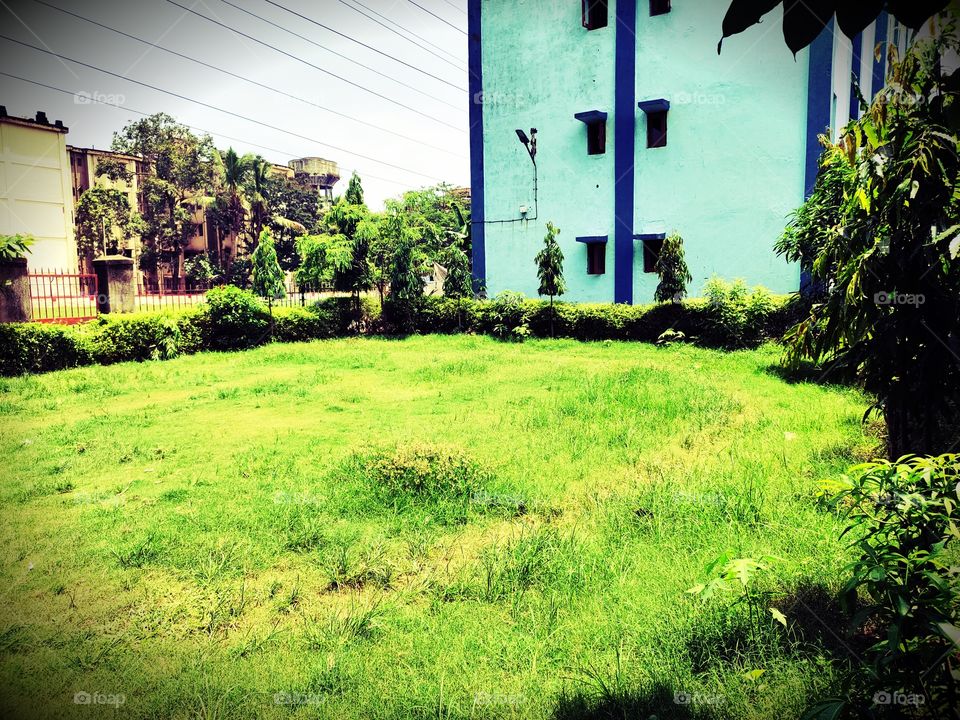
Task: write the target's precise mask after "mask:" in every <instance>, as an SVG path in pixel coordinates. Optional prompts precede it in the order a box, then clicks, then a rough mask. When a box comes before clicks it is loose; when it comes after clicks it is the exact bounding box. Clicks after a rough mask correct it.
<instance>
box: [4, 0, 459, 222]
mask: <svg viewBox="0 0 960 720" xmlns="http://www.w3.org/2000/svg"><path fill="white" fill-rule="evenodd" d="M55 8H59V10H58V9H55ZM62 10H66V11H69V12H70V13H73V15H69V14H66V13H64V12H62ZM191 11H192V12H191ZM251 13H252V14H251ZM76 16H82V18H86V20H84V19H81V18H79V17H76ZM201 16H205V17H206V18H209V20H208V19H205V18H204V17H201ZM255 16H258V17H255ZM0 18H2V20H0V35H2V36H4V37H3V38H0V73H8V74H10V75H16V76H18V77H19V78H22V79H14V78H11V77H9V76H7V75H3V74H0V105H4V106H6V109H7V113H8V114H10V115H14V116H21V117H33V116H34V115H35V113H36V112H37V111H38V110H42V111H44V112H46V113H47V117H48V119H49V120H50V121H51V122H53V121H54V120H62V121H63V123H64V125H66V126H67V127H68V128H69V129H70V132H69V134H68V135H67V142H68V144H70V145H76V146H80V147H96V148H109V147H110V142H111V139H112V136H113V133H114V132H115V131H117V130H119V129H121V128H122V127H123V126H124V125H126V124H127V123H128V122H131V121H135V120H138V119H140V118H141V117H143V114H150V113H155V112H165V113H167V114H169V115H172V116H173V117H174V118H175V119H177V120H178V121H180V122H182V123H184V124H186V125H189V126H191V127H193V128H194V129H195V130H202V131H205V132H207V133H209V134H210V135H211V136H212V137H213V139H214V142H215V143H216V145H217V147H218V148H220V149H226V148H227V147H231V146H232V147H233V148H234V149H235V150H237V152H239V153H245V152H252V153H256V154H260V155H263V156H264V157H265V158H266V159H267V160H270V161H271V162H275V163H279V164H284V165H285V164H286V163H287V162H288V161H289V160H290V159H292V158H297V157H306V156H319V157H323V158H327V159H329V160H334V161H336V162H337V163H339V165H340V171H341V176H342V178H343V179H342V180H341V181H340V183H338V185H337V187H336V188H335V190H334V192H335V193H338V194H342V193H343V192H344V190H345V188H346V182H347V180H348V178H349V176H350V172H351V171H353V170H356V171H357V172H358V173H359V174H360V177H361V178H362V180H363V187H364V191H365V194H366V200H367V203H368V204H369V205H370V206H371V207H372V208H374V209H379V208H380V207H382V203H383V201H384V200H385V199H386V198H389V197H395V196H397V195H399V194H400V193H402V192H403V191H404V190H408V189H413V188H420V187H425V186H429V185H434V184H436V183H438V182H441V181H445V182H448V183H451V184H453V185H464V186H466V185H468V184H469V125H468V116H467V110H468V92H467V89H466V88H467V70H466V66H467V36H466V24H467V16H466V0H314V1H313V2H309V1H307V0H0ZM87 20H91V21H94V22H95V23H99V25H95V24H92V23H90V22H87ZM211 20H213V21H216V22H211ZM216 23H221V24H220V25H218V24H216ZM321 25H322V26H326V27H321ZM102 26H106V27H102ZM224 26H226V27H224ZM107 28H111V29H107ZM114 30H118V31H121V32H123V33H126V34H127V35H132V36H134V37H136V38H139V39H141V40H144V41H147V42H148V43H152V44H154V45H156V46H159V47H151V46H150V45H148V44H145V43H144V42H139V41H138V40H135V39H132V38H130V37H125V36H123V35H120V34H117V33H116V32H114ZM234 30H236V31H240V32H241V33H243V34H244V35H245V36H246V37H245V36H242V35H239V34H237V33H236V32H234ZM11 38H12V39H11ZM15 41H20V42H21V43H27V44H28V45H32V46H35V47H36V48H40V50H37V49H33V48H29V47H25V46H24V45H21V44H18V43H17V42H15ZM258 41H260V42H258ZM267 45H272V46H273V48H271V47H267ZM161 48H163V49H161ZM274 48H276V49H274ZM165 50H171V51H174V52H176V53H179V54H180V55H181V56H187V58H191V59H192V60H191V59H187V58H185V57H180V56H177V55H173V54H171V53H169V52H166V51H165ZM43 51H47V52H43ZM50 53H55V54H56V55H60V56H64V57H66V58H71V59H73V60H78V61H81V62H83V63H87V64H88V65H91V66H95V67H96V68H99V69H101V70H107V71H109V72H111V73H114V74H115V75H109V74H106V73H104V72H101V71H99V70H95V69H93V68H90V67H84V66H83V65H78V64H76V63H74V62H71V61H69V60H65V59H62V58H58V57H55V56H54V55H52V54H50ZM193 60H198V61H201V62H202V63H206V64H207V65H208V66H214V67H215V68H219V69H222V70H226V71H229V73H233V75H230V74H226V73H223V72H220V71H219V70H217V69H213V68H211V67H205V66H204V65H201V64H198V63H196V62H194V61H193ZM117 76H119V77H117ZM238 76H239V77H238ZM24 80H30V81H34V83H42V84H43V85H47V86H51V87H40V86H38V85H36V84H32V83H30V82H25V81H24ZM132 80H135V81H138V82H139V83H144V84H146V85H151V86H153V88H148V87H144V86H143V85H138V84H136V83H134V82H131V81H132ZM254 83H259V85H258V84H254ZM52 88H56V89H52ZM154 88H156V89H154ZM162 91H167V92H162ZM169 93H174V94H175V95H178V96H180V97H175V96H174V95H171V94H169ZM291 96H293V97H291ZM193 101H199V103H202V104H199V103H198V102H193ZM404 106H405V107H404ZM241 116H242V117H241ZM252 121H256V122H252ZM268 126H269V127H268Z"/></svg>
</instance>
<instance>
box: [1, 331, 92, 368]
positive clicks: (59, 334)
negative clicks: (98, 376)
mask: <svg viewBox="0 0 960 720" xmlns="http://www.w3.org/2000/svg"><path fill="white" fill-rule="evenodd" d="M92 362H94V358H93V353H92V352H91V349H90V345H89V343H88V342H87V341H86V339H85V338H84V337H82V336H81V335H80V334H79V333H77V331H76V329H75V328H73V327H69V326H62V325H44V324H41V323H17V324H3V325H0V375H22V374H23V373H40V372H50V371H52V370H63V369H65V368H72V367H78V366H80V365H89V364H91V363H92Z"/></svg>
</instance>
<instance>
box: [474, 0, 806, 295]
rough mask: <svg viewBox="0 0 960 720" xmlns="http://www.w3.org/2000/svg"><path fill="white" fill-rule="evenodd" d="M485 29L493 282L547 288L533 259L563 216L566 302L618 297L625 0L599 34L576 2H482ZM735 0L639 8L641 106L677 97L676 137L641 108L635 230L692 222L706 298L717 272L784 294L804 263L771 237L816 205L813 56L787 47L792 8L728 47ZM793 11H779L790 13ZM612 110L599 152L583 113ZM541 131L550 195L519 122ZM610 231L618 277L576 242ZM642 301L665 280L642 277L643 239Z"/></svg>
mask: <svg viewBox="0 0 960 720" xmlns="http://www.w3.org/2000/svg"><path fill="white" fill-rule="evenodd" d="M480 3H481V6H480V9H481V28H482V69H483V95H482V97H479V98H476V97H475V98H474V100H475V101H482V103H483V124H482V126H483V165H484V178H485V180H484V190H485V200H484V207H485V212H486V221H487V222H486V225H485V237H486V240H485V242H486V285H487V290H488V293H489V294H491V295H493V294H495V293H497V292H500V291H502V290H506V289H510V290H519V291H521V292H524V293H525V294H527V295H529V296H535V295H536V289H537V280H536V268H535V265H534V262H533V257H534V255H535V254H536V253H537V251H538V250H539V247H540V245H541V243H542V240H543V235H544V225H545V223H546V222H547V221H548V220H550V221H552V222H554V223H555V224H556V225H557V226H559V227H560V229H561V235H560V238H559V239H560V242H561V246H562V249H563V252H564V255H565V257H566V262H565V274H566V278H567V284H568V287H569V292H568V295H567V296H566V299H568V300H577V301H591V302H610V301H612V300H613V296H614V285H613V282H614V280H613V270H614V247H613V235H614V194H613V192H614V171H613V168H614V157H615V153H616V151H617V149H616V146H615V143H614V127H613V112H614V98H615V87H614V67H615V55H614V49H615V32H616V16H615V3H614V2H611V7H610V19H609V23H608V26H607V27H606V28H602V29H599V30H593V31H587V30H585V29H584V28H583V27H582V25H581V16H580V2H579V1H578V0H480ZM724 11H725V3H718V2H716V0H712V1H711V0H675V2H674V3H673V10H672V11H671V12H670V13H669V14H667V15H662V16H658V17H650V16H649V5H648V3H647V2H644V1H639V2H638V15H637V39H636V45H637V47H636V53H637V72H636V99H637V101H642V100H649V99H656V98H665V99H667V100H669V101H670V102H671V110H670V114H669V136H668V137H669V143H668V146H667V147H666V148H657V149H647V147H646V120H645V116H644V114H643V112H642V111H641V110H640V109H639V108H637V110H636V133H635V134H636V153H635V163H634V164H635V182H636V190H635V219H634V232H635V233H637V234H639V233H656V232H667V233H669V232H671V231H673V230H677V231H679V232H680V233H681V234H682V235H683V237H684V239H685V242H686V253H687V262H688V265H689V266H690V269H691V273H692V274H693V276H694V282H693V284H692V286H691V288H690V290H691V294H693V295H697V294H699V293H700V291H701V289H702V287H703V284H704V283H705V282H706V281H707V280H708V279H709V278H710V277H711V276H713V275H719V276H721V277H725V278H729V279H732V278H744V279H745V280H747V282H749V283H751V284H762V285H765V286H767V287H769V288H770V289H772V290H774V291H777V292H788V291H793V290H796V289H797V287H798V285H799V269H798V268H797V267H796V266H791V265H788V264H787V263H785V262H784V261H783V260H781V259H780V258H778V257H777V256H776V255H775V254H774V252H773V249H772V248H773V243H774V242H775V241H776V239H777V237H778V236H779V234H780V232H781V231H782V229H783V227H784V225H785V223H786V219H787V215H788V214H789V213H790V211H791V210H793V209H794V208H796V207H797V206H798V205H799V204H800V203H801V202H802V200H803V191H804V157H805V150H806V144H805V135H806V119H807V80H808V60H807V55H806V53H805V52H804V53H801V54H800V55H799V56H798V57H797V59H796V60H794V58H793V56H792V55H791V53H790V52H789V50H788V49H787V48H786V46H785V45H784V43H783V38H782V35H781V33H780V31H779V28H780V19H781V18H780V17H778V13H775V14H773V15H771V16H770V17H769V18H768V19H767V20H766V21H765V22H764V24H763V25H761V26H759V27H757V28H754V29H753V30H752V31H750V32H747V33H744V34H743V35H740V36H737V37H734V38H729V39H728V40H727V41H726V42H725V44H724V51H723V54H722V55H720V56H719V57H718V55H717V52H716V43H717V40H718V39H719V35H720V27H721V24H722V20H723V14H724ZM778 12H779V11H778ZM587 110H601V111H604V112H606V113H608V120H607V146H606V153H605V154H604V155H597V156H588V155H587V152H586V127H585V126H584V124H583V123H581V122H579V121H578V120H575V119H574V117H573V116H574V114H575V113H578V112H583V111H587ZM531 127H536V128H537V129H538V131H539V133H538V142H539V152H538V155H537V164H538V167H539V173H538V175H539V203H538V208H537V210H538V217H537V219H536V220H532V219H531V220H528V221H522V222H511V223H496V222H493V221H497V220H519V219H520V218H521V215H520V212H519V209H520V206H521V205H527V206H529V208H530V215H531V216H532V214H533V208H534V197H533V167H532V164H531V162H530V160H529V158H528V156H527V154H526V150H525V149H524V147H523V146H522V145H521V144H520V142H519V141H518V140H517V138H516V134H515V132H514V130H515V128H522V129H524V130H525V131H529V129H530V128H531ZM594 235H607V236H608V237H609V242H608V244H607V250H606V264H607V268H606V274H604V275H601V276H589V275H587V273H586V265H587V261H586V253H587V250H586V246H585V245H583V244H582V243H577V242H576V238H577V237H578V236H594ZM633 268H634V269H633V278H634V288H633V300H634V302H636V303H643V302H649V301H652V299H653V291H654V288H655V287H656V283H657V280H656V276H655V275H652V274H645V273H644V272H643V255H642V248H641V245H640V242H639V241H637V242H636V243H635V252H634V262H633Z"/></svg>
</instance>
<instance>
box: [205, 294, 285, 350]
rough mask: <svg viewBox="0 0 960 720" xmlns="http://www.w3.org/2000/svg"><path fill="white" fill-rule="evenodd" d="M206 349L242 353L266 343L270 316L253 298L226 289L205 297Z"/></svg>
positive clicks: (261, 304)
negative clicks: (239, 351) (245, 349)
mask: <svg viewBox="0 0 960 720" xmlns="http://www.w3.org/2000/svg"><path fill="white" fill-rule="evenodd" d="M205 330H206V333H207V337H206V338H205V343H204V344H205V345H206V347H208V348H210V349H212V350H242V349H244V348H251V347H256V346H257V345H262V344H263V343H265V342H267V341H268V340H269V339H270V315H269V314H268V313H267V308H266V306H265V305H264V304H263V303H262V302H260V301H259V300H258V299H257V298H255V297H254V296H253V294H251V293H249V292H247V291H245V290H240V289H239V288H236V287H233V286H232V285H226V286H224V287H218V288H214V289H213V290H210V291H209V292H208V293H207V323H206V327H205Z"/></svg>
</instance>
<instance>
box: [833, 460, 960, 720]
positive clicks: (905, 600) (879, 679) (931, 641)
mask: <svg viewBox="0 0 960 720" xmlns="http://www.w3.org/2000/svg"><path fill="white" fill-rule="evenodd" d="M824 487H825V490H827V491H828V492H830V493H832V496H831V498H830V502H831V504H832V505H834V506H835V507H837V508H838V509H839V510H840V512H841V514H842V515H843V516H844V517H845V518H846V519H847V521H848V526H847V528H846V530H845V531H844V533H843V535H847V534H848V533H849V534H851V535H852V536H853V537H854V538H856V539H855V541H854V544H853V547H854V548H856V550H857V551H858V553H859V557H858V558H857V559H856V560H855V561H854V562H853V563H852V564H851V565H850V567H849V568H848V570H849V572H850V574H851V577H850V579H849V581H848V582H847V583H846V585H845V586H844V589H843V592H844V599H845V603H846V606H847V608H848V611H849V612H850V614H851V616H852V618H853V620H852V622H851V627H850V628H849V630H850V633H851V634H863V635H865V636H867V637H870V638H871V639H872V641H873V644H872V645H871V647H869V649H868V650H867V653H868V655H867V657H866V660H867V661H868V665H867V667H865V668H863V673H862V676H863V677H861V678H857V681H858V682H859V684H860V687H855V688H853V689H852V690H851V691H850V695H851V699H850V700H849V701H847V702H848V703H849V704H850V705H851V706H852V707H853V708H856V709H857V710H859V711H860V712H863V711H864V710H865V709H866V708H867V707H869V705H870V704H871V702H873V703H875V704H876V702H877V698H878V697H879V698H881V699H885V698H893V699H899V698H902V699H904V702H907V700H910V699H912V700H913V702H912V703H907V704H913V705H916V706H918V707H919V708H920V709H922V712H923V716H924V717H936V718H948V717H954V718H956V717H960V715H958V710H960V681H958V678H957V677H956V676H955V675H954V673H955V672H956V671H957V670H956V668H957V663H958V661H960V627H958V623H960V569H958V567H957V552H956V551H957V547H958V544H957V541H958V540H960V530H958V529H957V520H958V517H960V512H958V510H960V457H958V456H957V455H943V456H941V457H936V458H918V457H904V458H901V459H900V460H898V461H896V462H887V461H883V462H873V463H868V464H864V465H858V466H856V467H853V468H851V469H850V471H849V473H848V474H847V475H844V476H843V478H842V479H841V480H839V481H835V482H830V483H825V484H824ZM842 704H846V703H843V702H841V701H839V700H837V701H834V702H833V706H834V707H837V708H839V707H840V706H841V705H842ZM881 704H883V703H881ZM887 704H890V703H889V702H887ZM894 704H900V702H899V700H898V701H897V702H896V703H894Z"/></svg>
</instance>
